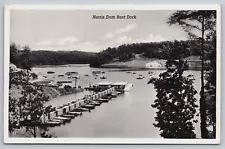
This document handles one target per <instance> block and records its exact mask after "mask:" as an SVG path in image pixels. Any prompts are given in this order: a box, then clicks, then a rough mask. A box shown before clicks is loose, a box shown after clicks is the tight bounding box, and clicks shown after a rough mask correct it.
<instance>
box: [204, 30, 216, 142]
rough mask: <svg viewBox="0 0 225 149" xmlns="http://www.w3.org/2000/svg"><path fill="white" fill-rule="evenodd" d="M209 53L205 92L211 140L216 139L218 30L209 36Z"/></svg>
mask: <svg viewBox="0 0 225 149" xmlns="http://www.w3.org/2000/svg"><path fill="white" fill-rule="evenodd" d="M208 40H209V41H210V42H209V44H208V46H207V47H208V49H210V50H209V53H208V55H207V59H208V61H207V65H206V66H207V67H206V71H207V73H206V84H205V90H206V91H207V98H206V104H207V111H206V114H207V119H208V127H212V128H211V130H210V128H209V138H216V30H215V29H212V31H211V32H210V33H209V34H208Z"/></svg>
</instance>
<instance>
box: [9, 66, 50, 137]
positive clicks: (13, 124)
mask: <svg viewBox="0 0 225 149" xmlns="http://www.w3.org/2000/svg"><path fill="white" fill-rule="evenodd" d="M30 76H32V74H31V73H30V72H29V71H26V70H21V71H18V72H13V71H10V80H9V84H10V88H9V89H10V94H9V132H13V131H14V129H15V128H22V127H25V128H26V131H29V132H30V133H31V134H32V135H33V137H36V127H39V128H40V129H43V127H41V126H40V125H39V124H40V117H41V116H42V115H43V114H44V113H48V112H49V108H46V107H45V106H44V103H45V102H46V101H48V97H46V96H45V95H44V93H43V89H42V87H40V86H36V85H34V84H31V83H29V79H30ZM15 87H17V88H16V89H15ZM15 90H16V91H18V90H20V91H21V92H20V94H19V95H17V96H13V94H12V93H13V92H15Z"/></svg>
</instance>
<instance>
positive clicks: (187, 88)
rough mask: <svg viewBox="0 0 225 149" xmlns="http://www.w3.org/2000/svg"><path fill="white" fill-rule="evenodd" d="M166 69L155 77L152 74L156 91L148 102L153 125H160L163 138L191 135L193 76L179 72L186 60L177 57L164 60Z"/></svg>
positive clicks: (194, 107) (193, 101) (183, 69)
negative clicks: (152, 111) (150, 102)
mask: <svg viewBox="0 0 225 149" xmlns="http://www.w3.org/2000/svg"><path fill="white" fill-rule="evenodd" d="M166 68H167V71H166V72H164V73H161V74H160V75H159V78H153V79H151V80H150V81H149V82H148V83H153V84H154V86H155V89H156V92H157V95H156V97H157V99H156V100H155V101H154V104H152V107H153V108H156V109H157V110H158V111H157V112H156V117H155V120H156V123H154V124H153V125H154V126H155V127H158V128H159V129H160V135H161V136H162V137H164V138H195V137H196V135H195V133H194V132H193V130H194V127H193V122H197V120H194V116H195V114H196V107H197V105H196V104H195V102H196V98H194V95H195V94H196V93H197V91H196V90H195V89H194V87H193V85H192V84H193V80H194V79H193V76H192V75H188V76H187V77H184V76H183V72H184V71H185V70H186V63H185V62H184V61H182V60H181V59H180V60H168V61H167V63H166Z"/></svg>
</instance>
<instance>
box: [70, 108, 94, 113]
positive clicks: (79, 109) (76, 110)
mask: <svg viewBox="0 0 225 149" xmlns="http://www.w3.org/2000/svg"><path fill="white" fill-rule="evenodd" d="M73 111H74V112H87V111H89V112H90V109H87V108H76V109H74V110H73Z"/></svg>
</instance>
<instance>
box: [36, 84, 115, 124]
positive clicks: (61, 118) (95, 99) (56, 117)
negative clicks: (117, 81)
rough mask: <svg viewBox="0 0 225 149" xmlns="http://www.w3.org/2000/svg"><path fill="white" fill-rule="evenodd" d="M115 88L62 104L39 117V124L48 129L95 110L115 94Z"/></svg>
mask: <svg viewBox="0 0 225 149" xmlns="http://www.w3.org/2000/svg"><path fill="white" fill-rule="evenodd" d="M115 92H116V91H115V88H114V87H111V88H108V89H106V90H104V91H101V92H98V93H95V94H93V95H88V96H87V95H86V96H84V98H82V99H78V100H76V101H72V102H71V103H67V104H64V105H62V106H60V107H57V108H56V107H54V108H53V110H52V111H51V112H50V113H47V114H43V115H42V116H41V119H40V120H41V123H42V124H43V125H47V126H50V127H54V126H60V124H63V123H66V122H70V120H71V119H73V118H75V117H76V116H79V115H81V114H82V112H88V111H90V110H92V109H95V106H100V105H101V103H102V102H108V101H109V99H102V98H104V97H107V98H108V95H111V94H113V93H115Z"/></svg>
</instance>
